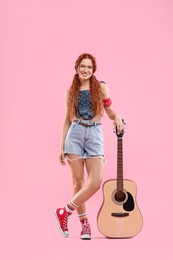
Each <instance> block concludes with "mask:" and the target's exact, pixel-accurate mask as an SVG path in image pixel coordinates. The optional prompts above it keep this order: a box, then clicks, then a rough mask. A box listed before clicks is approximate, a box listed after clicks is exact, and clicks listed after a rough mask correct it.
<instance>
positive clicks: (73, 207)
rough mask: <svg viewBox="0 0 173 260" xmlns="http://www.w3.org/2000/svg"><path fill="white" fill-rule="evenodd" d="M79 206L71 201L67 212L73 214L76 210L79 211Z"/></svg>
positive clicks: (67, 206)
mask: <svg viewBox="0 0 173 260" xmlns="http://www.w3.org/2000/svg"><path fill="white" fill-rule="evenodd" d="M78 207H79V206H77V205H76V204H74V203H73V201H72V200H70V201H69V203H68V204H67V205H66V207H65V208H66V211H67V212H73V211H74V210H75V209H77V208H78Z"/></svg>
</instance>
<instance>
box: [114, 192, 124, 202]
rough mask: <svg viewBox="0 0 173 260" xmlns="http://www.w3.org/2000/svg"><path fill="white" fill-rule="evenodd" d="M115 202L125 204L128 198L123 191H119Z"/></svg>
mask: <svg viewBox="0 0 173 260" xmlns="http://www.w3.org/2000/svg"><path fill="white" fill-rule="evenodd" d="M114 198H115V200H116V201H118V202H123V201H124V200H125V198H126V195H125V193H124V192H123V191H117V192H116V193H115V196H114Z"/></svg>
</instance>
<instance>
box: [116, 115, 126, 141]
mask: <svg viewBox="0 0 173 260" xmlns="http://www.w3.org/2000/svg"><path fill="white" fill-rule="evenodd" d="M122 122H123V124H124V125H125V124H126V123H125V121H124V119H122ZM114 133H116V135H117V137H118V138H122V137H123V135H124V129H123V130H122V131H121V133H120V134H119V133H118V129H117V127H116V130H115V131H114Z"/></svg>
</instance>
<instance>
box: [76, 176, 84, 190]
mask: <svg viewBox="0 0 173 260" xmlns="http://www.w3.org/2000/svg"><path fill="white" fill-rule="evenodd" d="M83 185H84V179H83V178H73V189H74V191H79V190H80V189H81V188H82V187H83Z"/></svg>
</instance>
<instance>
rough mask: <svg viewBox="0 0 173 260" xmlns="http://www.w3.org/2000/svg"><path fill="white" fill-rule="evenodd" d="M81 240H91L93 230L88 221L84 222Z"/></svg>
mask: <svg viewBox="0 0 173 260" xmlns="http://www.w3.org/2000/svg"><path fill="white" fill-rule="evenodd" d="M80 238H81V239H83V240H90V239H91V228H90V224H89V223H88V220H87V219H86V220H84V221H82V231H81V236H80Z"/></svg>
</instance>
